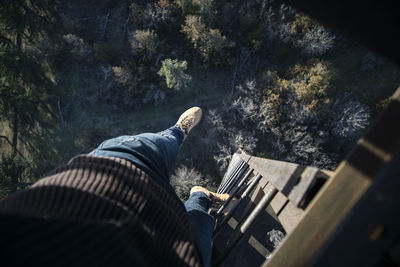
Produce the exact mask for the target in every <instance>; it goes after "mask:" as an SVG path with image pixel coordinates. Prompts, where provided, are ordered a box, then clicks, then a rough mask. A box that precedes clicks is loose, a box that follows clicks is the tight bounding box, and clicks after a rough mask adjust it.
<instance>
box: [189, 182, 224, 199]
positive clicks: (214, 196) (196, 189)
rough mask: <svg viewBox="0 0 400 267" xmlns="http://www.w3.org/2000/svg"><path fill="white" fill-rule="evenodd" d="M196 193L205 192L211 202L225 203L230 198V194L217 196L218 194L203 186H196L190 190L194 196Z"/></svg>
mask: <svg viewBox="0 0 400 267" xmlns="http://www.w3.org/2000/svg"><path fill="white" fill-rule="evenodd" d="M194 192H203V193H205V194H206V195H207V196H208V197H209V198H210V199H211V202H214V201H217V202H224V201H226V200H227V199H228V198H229V194H217V193H214V192H211V191H208V190H207V189H206V188H204V187H201V186H194V187H193V188H192V189H191V190H190V194H193V193H194Z"/></svg>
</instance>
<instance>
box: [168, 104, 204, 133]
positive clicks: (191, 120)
mask: <svg viewBox="0 0 400 267" xmlns="http://www.w3.org/2000/svg"><path fill="white" fill-rule="evenodd" d="M202 114H203V113H202V111H201V108H199V107H192V108H190V109H188V110H186V111H185V112H183V113H182V115H181V116H180V117H179V119H178V121H177V122H176V124H175V125H176V126H178V127H179V128H180V129H181V130H182V132H183V134H184V135H185V138H186V136H187V135H188V134H189V132H190V130H192V129H193V127H194V126H196V125H197V124H198V123H199V122H200V120H201V116H202Z"/></svg>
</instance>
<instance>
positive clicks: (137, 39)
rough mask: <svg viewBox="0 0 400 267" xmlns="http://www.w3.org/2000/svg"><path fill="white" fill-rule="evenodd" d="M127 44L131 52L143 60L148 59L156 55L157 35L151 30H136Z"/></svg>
mask: <svg viewBox="0 0 400 267" xmlns="http://www.w3.org/2000/svg"><path fill="white" fill-rule="evenodd" d="M129 43H130V44H131V47H132V49H133V51H134V52H135V53H137V54H139V55H141V56H143V57H144V58H145V59H150V58H151V57H152V56H153V55H155V54H156V53H157V50H158V49H157V48H158V45H157V34H156V33H155V32H154V31H153V30H151V31H150V30H148V29H147V30H143V31H142V30H136V31H135V33H134V34H132V35H131V36H130V39H129Z"/></svg>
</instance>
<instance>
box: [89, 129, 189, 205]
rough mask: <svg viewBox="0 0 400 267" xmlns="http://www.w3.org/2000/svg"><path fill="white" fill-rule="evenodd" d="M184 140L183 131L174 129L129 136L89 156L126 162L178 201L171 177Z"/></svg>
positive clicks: (112, 140) (106, 142)
mask: <svg viewBox="0 0 400 267" xmlns="http://www.w3.org/2000/svg"><path fill="white" fill-rule="evenodd" d="M183 137H184V135H183V133H182V131H181V130H180V129H179V128H178V127H176V126H172V127H170V128H168V129H167V130H165V131H162V132H159V133H143V134H139V135H135V136H129V135H125V136H120V137H117V138H113V139H109V140H106V141H104V142H103V143H101V144H100V145H99V147H98V148H96V149H95V150H93V151H92V152H90V153H89V154H91V155H98V156H106V157H116V158H123V159H126V160H128V161H130V162H132V163H133V164H134V165H135V166H137V167H139V168H140V169H141V170H143V171H144V172H146V173H147V174H148V175H149V176H150V177H151V178H152V179H153V180H154V181H155V182H157V183H158V184H159V185H161V186H162V187H163V188H164V189H165V190H167V191H168V192H169V193H171V194H172V195H174V197H176V198H178V197H177V196H176V193H175V190H174V189H173V188H172V186H171V185H170V183H169V176H170V174H171V170H172V168H173V165H174V163H175V160H176V157H177V155H178V151H179V146H180V145H181V143H182V142H183ZM178 199H179V198H178Z"/></svg>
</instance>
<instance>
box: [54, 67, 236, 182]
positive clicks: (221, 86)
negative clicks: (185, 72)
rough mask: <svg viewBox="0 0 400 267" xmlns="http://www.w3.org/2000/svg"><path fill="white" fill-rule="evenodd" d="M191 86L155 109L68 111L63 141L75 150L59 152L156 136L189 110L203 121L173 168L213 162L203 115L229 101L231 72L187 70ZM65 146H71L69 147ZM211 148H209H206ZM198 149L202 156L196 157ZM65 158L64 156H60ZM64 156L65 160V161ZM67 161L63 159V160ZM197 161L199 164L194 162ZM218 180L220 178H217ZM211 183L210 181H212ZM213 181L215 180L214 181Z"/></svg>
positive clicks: (187, 141)
mask: <svg viewBox="0 0 400 267" xmlns="http://www.w3.org/2000/svg"><path fill="white" fill-rule="evenodd" d="M190 75H191V76H192V82H191V86H190V87H189V88H186V89H185V90H182V91H179V92H176V93H175V94H172V95H169V96H168V99H167V101H165V102H164V103H161V104H159V105H156V106H154V105H144V106H142V107H140V108H137V109H132V110H126V111H124V112H118V113H112V112H111V113H110V111H109V110H108V109H107V108H102V107H98V108H95V109H88V108H87V107H84V106H81V107H79V108H75V110H73V111H72V114H71V116H69V117H70V118H71V119H70V121H68V122H67V125H68V127H67V128H68V131H67V132H64V136H63V137H62V138H61V139H63V140H70V142H73V143H74V147H76V148H77V149H73V150H71V147H70V148H67V147H66V146H68V144H67V143H68V142H65V143H61V144H60V145H61V146H62V147H63V148H61V149H59V151H64V152H65V151H68V150H69V151H70V153H67V154H69V155H68V156H69V157H72V156H74V154H75V155H76V154H79V153H87V152H89V151H90V150H92V149H94V148H95V147H96V146H97V145H99V144H100V143H101V142H102V141H104V140H106V139H109V138H113V137H117V136H120V135H131V134H139V133H143V132H158V131H161V130H164V129H166V128H168V127H170V126H172V125H174V124H175V122H176V121H177V119H178V118H179V116H180V114H181V113H182V112H184V111H185V110H186V109H188V108H190V107H192V106H199V107H201V108H202V109H203V120H202V122H201V123H200V125H199V126H198V127H196V128H195V129H194V130H193V132H192V133H191V135H190V136H189V137H188V138H187V140H186V142H185V143H184V144H183V145H182V147H181V151H180V154H179V157H178V159H177V162H176V166H179V165H182V164H183V165H186V166H187V165H189V166H191V167H195V168H196V169H198V170H199V171H201V172H204V170H201V169H199V167H200V166H205V165H204V164H206V165H208V166H210V164H207V163H206V162H207V161H208V162H209V161H210V160H213V155H212V153H213V152H214V151H216V150H217V148H216V147H212V144H213V143H214V142H213V141H214V140H212V139H214V138H216V137H215V136H214V135H213V133H210V131H209V129H207V124H206V123H205V121H206V117H207V112H208V110H210V109H213V108H216V107H219V106H221V104H222V103H223V102H224V100H229V99H230V97H231V89H232V88H231V86H232V85H231V81H232V71H231V70H229V69H219V70H215V71H212V72H210V71H206V70H203V69H201V68H193V69H192V70H190ZM69 145H72V144H71V143H69ZM210 145H211V147H210ZM199 149H202V153H199V151H198V150H199ZM63 156H66V155H63ZM68 156H67V157H68ZM65 160H66V161H68V159H67V158H65ZM198 161H201V162H198ZM205 173H215V174H217V171H216V170H206V171H205ZM221 178H222V177H221ZM213 180H214V179H213ZM216 180H219V179H218V178H217V179H216Z"/></svg>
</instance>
